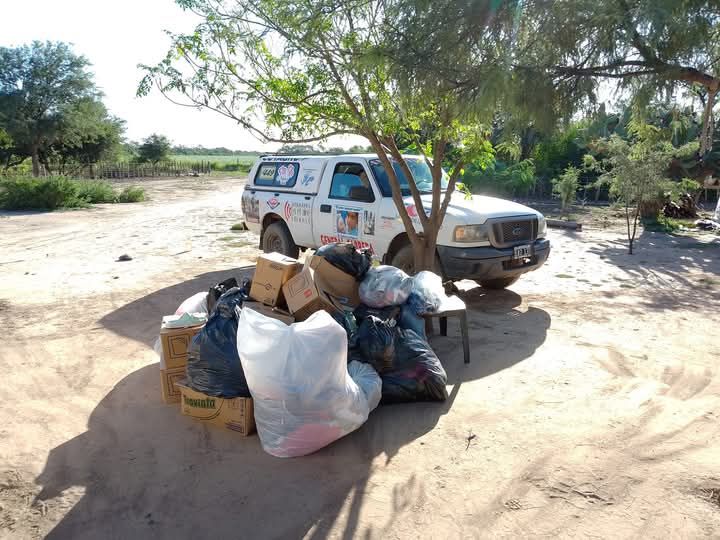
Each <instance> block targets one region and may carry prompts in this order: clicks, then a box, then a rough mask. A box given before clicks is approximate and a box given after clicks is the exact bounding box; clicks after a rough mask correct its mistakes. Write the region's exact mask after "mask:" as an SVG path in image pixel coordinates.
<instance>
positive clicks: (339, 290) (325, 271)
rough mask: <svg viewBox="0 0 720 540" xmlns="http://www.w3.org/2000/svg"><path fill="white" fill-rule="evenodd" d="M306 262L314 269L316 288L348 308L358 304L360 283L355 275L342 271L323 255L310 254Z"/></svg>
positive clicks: (353, 307)
mask: <svg viewBox="0 0 720 540" xmlns="http://www.w3.org/2000/svg"><path fill="white" fill-rule="evenodd" d="M306 264H307V265H308V266H310V268H312V269H313V270H314V271H315V284H316V285H317V287H318V289H320V290H322V291H324V292H325V294H327V295H328V296H330V297H331V298H332V299H333V300H334V301H335V302H336V303H339V304H340V305H341V306H343V307H345V308H348V309H355V308H356V307H357V306H358V305H359V304H360V292H359V287H360V284H359V283H358V281H357V280H356V279H355V276H352V275H350V274H347V273H345V272H343V271H342V270H340V269H339V268H337V267H335V266H333V265H332V264H330V263H329V262H328V261H327V260H326V259H325V257H319V256H317V255H312V256H310V257H309V258H308V259H307V263H306Z"/></svg>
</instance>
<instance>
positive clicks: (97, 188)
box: [77, 180, 115, 204]
mask: <svg viewBox="0 0 720 540" xmlns="http://www.w3.org/2000/svg"><path fill="white" fill-rule="evenodd" d="M77 186H78V197H80V198H81V199H83V200H85V201H87V202H88V203H89V204H99V203H111V202H115V190H114V189H113V187H112V185H110V183H109V182H101V181H96V180H78V181H77Z"/></svg>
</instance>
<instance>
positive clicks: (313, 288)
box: [283, 265, 342, 321]
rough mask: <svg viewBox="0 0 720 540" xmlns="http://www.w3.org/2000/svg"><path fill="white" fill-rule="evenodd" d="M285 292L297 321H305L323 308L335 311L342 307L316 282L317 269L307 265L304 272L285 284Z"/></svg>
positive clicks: (289, 307) (289, 306)
mask: <svg viewBox="0 0 720 540" xmlns="http://www.w3.org/2000/svg"><path fill="white" fill-rule="evenodd" d="M283 294H284V295H285V300H286V301H287V305H288V309H289V310H290V313H292V314H293V315H294V316H295V320H296V321H304V320H305V319H307V318H308V317H309V316H310V315H312V314H313V313H315V312H316V311H320V310H321V309H325V310H327V311H330V312H333V311H336V310H339V309H342V307H341V306H340V305H339V304H337V303H336V302H335V301H333V299H332V298H331V297H330V296H328V295H327V294H326V293H325V292H324V291H323V290H322V289H320V288H319V287H317V285H316V283H315V270H313V269H312V268H311V267H310V266H309V265H305V268H303V270H302V272H300V273H299V274H298V275H297V276H295V277H293V278H292V279H291V280H290V281H288V282H287V283H286V284H285V285H283Z"/></svg>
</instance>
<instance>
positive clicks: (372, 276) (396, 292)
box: [360, 265, 413, 308]
mask: <svg viewBox="0 0 720 540" xmlns="http://www.w3.org/2000/svg"><path fill="white" fill-rule="evenodd" d="M412 286H413V280H412V278H411V277H410V276H408V275H407V274H406V273H405V272H403V271H402V270H400V269H399V268H395V267H394V266H386V265H381V266H378V267H375V268H370V270H368V272H367V274H365V278H364V279H363V280H362V283H360V300H361V301H362V303H363V304H365V305H366V306H370V307H374V308H382V307H386V306H399V305H400V304H404V303H405V300H407V297H408V295H409V294H410V291H411V290H412Z"/></svg>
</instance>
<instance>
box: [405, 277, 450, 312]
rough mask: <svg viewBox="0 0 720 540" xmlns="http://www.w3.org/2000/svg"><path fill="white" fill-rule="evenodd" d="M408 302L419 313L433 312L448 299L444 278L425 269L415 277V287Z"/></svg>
mask: <svg viewBox="0 0 720 540" xmlns="http://www.w3.org/2000/svg"><path fill="white" fill-rule="evenodd" d="M410 294H411V296H410V298H409V299H408V303H409V304H411V308H412V309H413V311H414V312H415V313H417V314H418V315H422V314H424V313H433V312H435V311H437V310H438V308H439V307H440V306H441V305H442V303H443V301H445V300H447V298H448V297H447V295H446V294H445V287H443V284H442V278H441V277H440V276H438V275H437V274H435V273H434V272H429V271H427V270H423V271H422V272H419V273H418V274H417V275H416V276H415V277H413V287H412V292H411V293H410Z"/></svg>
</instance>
